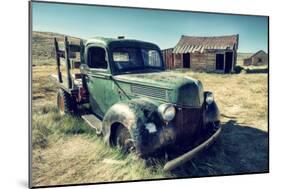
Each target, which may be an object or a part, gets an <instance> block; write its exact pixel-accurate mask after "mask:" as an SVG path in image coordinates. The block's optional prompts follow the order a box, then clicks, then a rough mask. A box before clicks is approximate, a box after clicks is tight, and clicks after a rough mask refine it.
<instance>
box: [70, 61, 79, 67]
mask: <svg viewBox="0 0 281 189" xmlns="http://www.w3.org/2000/svg"><path fill="white" fill-rule="evenodd" d="M70 65H71V68H72V69H75V68H79V67H80V61H79V60H73V59H70Z"/></svg>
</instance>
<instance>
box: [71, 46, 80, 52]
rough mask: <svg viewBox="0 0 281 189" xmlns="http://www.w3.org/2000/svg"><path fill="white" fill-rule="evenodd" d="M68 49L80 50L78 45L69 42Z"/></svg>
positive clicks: (72, 50)
mask: <svg viewBox="0 0 281 189" xmlns="http://www.w3.org/2000/svg"><path fill="white" fill-rule="evenodd" d="M69 50H70V51H71V52H80V45H76V44H69Z"/></svg>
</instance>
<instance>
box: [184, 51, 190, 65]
mask: <svg viewBox="0 0 281 189" xmlns="http://www.w3.org/2000/svg"><path fill="white" fill-rule="evenodd" d="M183 68H190V53H185V54H183Z"/></svg>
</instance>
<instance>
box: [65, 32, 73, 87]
mask: <svg viewBox="0 0 281 189" xmlns="http://www.w3.org/2000/svg"><path fill="white" fill-rule="evenodd" d="M64 49H65V53H64V54H65V63H66V78H67V86H68V88H69V89H72V79H71V73H70V60H69V43H68V40H67V37H66V36H65V37H64Z"/></svg>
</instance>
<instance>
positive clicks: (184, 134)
mask: <svg viewBox="0 0 281 189" xmlns="http://www.w3.org/2000/svg"><path fill="white" fill-rule="evenodd" d="M202 115H203V108H186V107H177V108H176V117H175V118H174V119H173V121H172V122H173V125H175V127H176V132H177V137H178V139H184V140H185V141H190V142H191V141H192V140H194V138H196V134H197V133H198V131H200V130H201V126H202V124H201V123H202Z"/></svg>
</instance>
